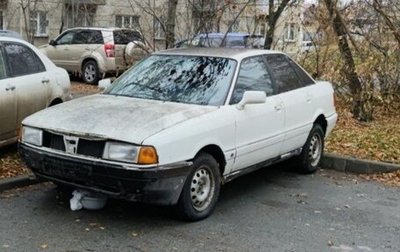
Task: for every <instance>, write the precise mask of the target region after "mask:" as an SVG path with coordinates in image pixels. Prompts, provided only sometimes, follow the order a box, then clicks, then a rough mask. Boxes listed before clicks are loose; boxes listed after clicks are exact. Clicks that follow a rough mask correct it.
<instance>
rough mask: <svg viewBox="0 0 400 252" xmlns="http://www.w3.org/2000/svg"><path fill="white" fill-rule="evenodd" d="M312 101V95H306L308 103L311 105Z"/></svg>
mask: <svg viewBox="0 0 400 252" xmlns="http://www.w3.org/2000/svg"><path fill="white" fill-rule="evenodd" d="M311 100H312V97H311V95H310V94H307V95H306V101H307V102H308V103H310V102H311Z"/></svg>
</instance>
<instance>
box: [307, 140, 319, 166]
mask: <svg viewBox="0 0 400 252" xmlns="http://www.w3.org/2000/svg"><path fill="white" fill-rule="evenodd" d="M321 154H322V140H321V137H320V136H319V135H318V134H315V135H313V136H312V138H311V141H310V148H309V150H308V156H309V160H310V163H311V165H312V166H314V167H315V166H317V165H318V163H319V160H320V159H321Z"/></svg>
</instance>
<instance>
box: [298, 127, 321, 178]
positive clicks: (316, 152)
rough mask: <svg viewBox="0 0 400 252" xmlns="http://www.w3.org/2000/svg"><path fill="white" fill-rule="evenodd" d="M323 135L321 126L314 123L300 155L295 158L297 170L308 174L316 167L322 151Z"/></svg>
mask: <svg viewBox="0 0 400 252" xmlns="http://www.w3.org/2000/svg"><path fill="white" fill-rule="evenodd" d="M324 135H325V134H324V130H323V129H322V127H321V126H320V125H319V124H315V125H314V126H313V128H312V129H311V132H310V135H309V136H308V138H307V142H306V143H305V144H304V146H303V150H302V152H301V154H300V156H299V157H298V158H297V160H296V161H297V162H296V165H297V167H298V170H299V172H301V173H306V174H308V173H313V172H315V171H316V170H317V169H318V166H319V163H320V162H321V158H322V155H323V153H324Z"/></svg>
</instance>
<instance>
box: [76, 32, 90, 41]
mask: <svg viewBox="0 0 400 252" xmlns="http://www.w3.org/2000/svg"><path fill="white" fill-rule="evenodd" d="M89 37H90V34H89V32H87V31H78V32H76V34H75V36H74V38H73V39H72V44H88V41H89Z"/></svg>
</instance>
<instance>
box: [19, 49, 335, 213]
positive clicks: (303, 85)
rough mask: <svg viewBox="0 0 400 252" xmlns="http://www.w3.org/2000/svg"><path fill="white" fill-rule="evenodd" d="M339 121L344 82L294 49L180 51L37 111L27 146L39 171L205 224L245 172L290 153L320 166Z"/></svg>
mask: <svg viewBox="0 0 400 252" xmlns="http://www.w3.org/2000/svg"><path fill="white" fill-rule="evenodd" d="M106 81H107V80H102V81H101V83H99V84H102V85H103V84H104V85H105V84H106V83H105V82H106ZM108 81H109V80H108ZM336 119H337V114H336V112H335V107H334V100H333V89H332V85H331V84H330V83H328V82H316V81H314V80H313V79H312V78H311V77H310V75H309V74H307V73H306V72H305V71H304V70H303V69H302V68H301V67H300V66H299V65H297V64H296V63H295V62H293V60H291V59H290V58H289V57H287V56H286V55H285V54H283V53H280V52H276V51H267V50H255V49H224V50H221V49H219V48H187V49H173V50H167V51H162V52H157V53H154V54H153V55H152V56H150V57H148V58H146V59H145V60H143V61H141V62H140V63H139V64H137V65H136V66H134V67H133V68H131V69H130V70H129V71H127V72H125V73H124V74H123V75H122V76H121V77H119V78H118V79H117V80H116V81H115V83H113V85H111V86H109V87H108V88H107V89H106V90H105V91H104V93H102V94H97V95H93V96H88V97H85V98H81V99H77V100H73V101H71V102H68V103H66V104H63V105H61V106H57V107H54V108H50V109H47V110H45V111H42V112H39V113H37V114H35V115H33V116H30V117H29V118H27V119H25V120H24V121H23V131H22V138H21V144H20V153H21V156H22V158H23V159H24V160H25V162H26V164H27V165H28V167H30V168H31V169H32V171H33V172H34V173H35V174H36V175H37V176H38V177H42V178H46V179H49V180H52V181H55V182H56V183H60V184H64V185H69V186H71V187H76V188H81V189H86V190H89V191H92V192H100V193H103V194H107V195H109V196H110V197H115V198H122V199H127V200H132V201H141V202H146V203H152V204H159V205H175V206H176V208H177V209H178V210H179V211H180V213H181V214H182V216H183V217H185V218H187V219H189V220H200V219H203V218H206V217H207V216H209V215H210V214H211V212H212V211H213V209H214V207H215V205H216V203H217V201H218V196H219V193H220V186H221V185H222V184H224V183H226V182H228V181H231V180H232V179H234V178H236V177H238V176H240V175H243V174H246V173H248V172H251V171H254V170H256V169H259V168H262V167H265V166H267V165H270V164H273V163H276V162H279V161H282V160H285V159H288V158H294V159H295V160H296V162H297V166H298V169H299V170H300V171H301V172H304V173H311V172H314V171H315V170H317V168H318V164H319V163H320V160H321V156H322V154H323V148H324V138H325V137H326V136H327V135H328V134H329V133H330V132H331V130H332V129H333V127H334V126H335V123H336Z"/></svg>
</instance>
